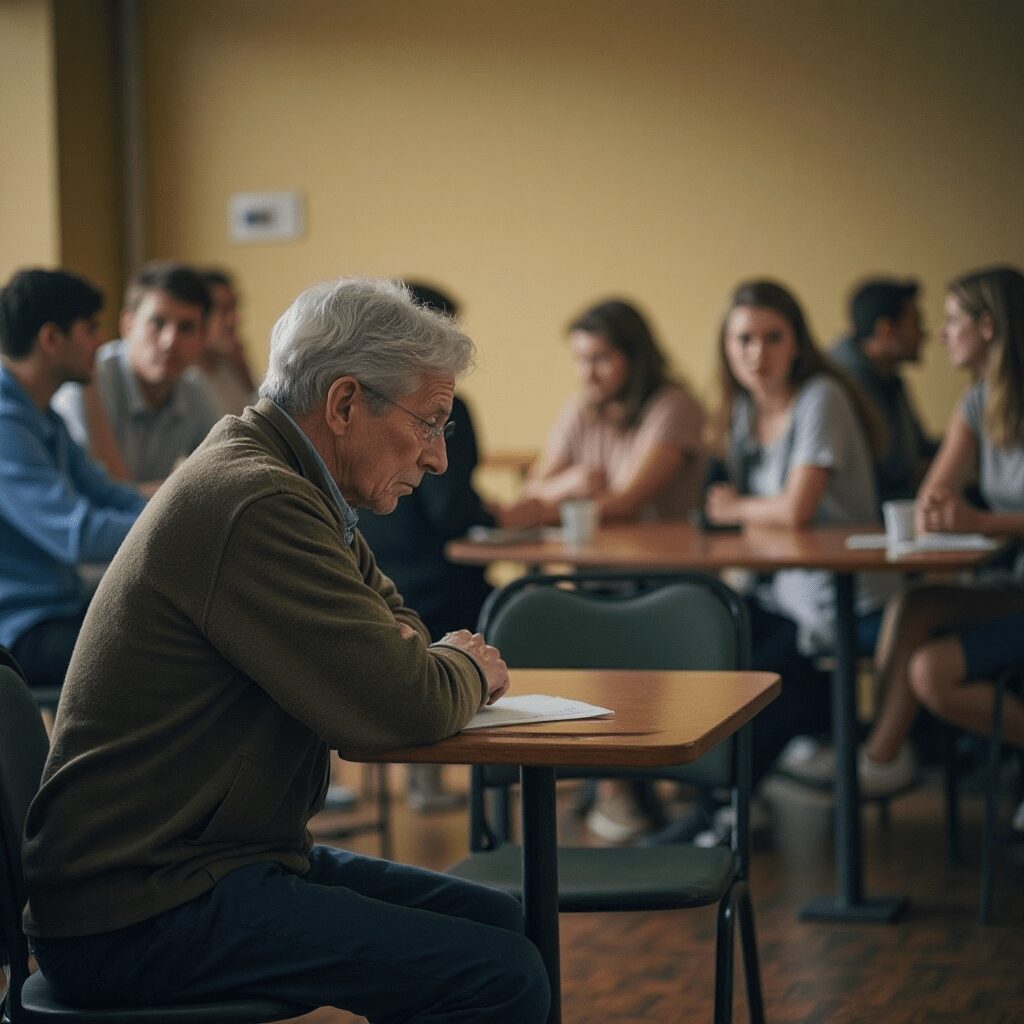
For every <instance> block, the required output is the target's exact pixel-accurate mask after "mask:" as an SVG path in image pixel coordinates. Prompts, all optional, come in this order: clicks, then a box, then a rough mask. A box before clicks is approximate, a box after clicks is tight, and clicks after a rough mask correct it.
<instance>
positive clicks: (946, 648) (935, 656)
mask: <svg viewBox="0 0 1024 1024" xmlns="http://www.w3.org/2000/svg"><path fill="white" fill-rule="evenodd" d="M966 674H967V666H966V664H965V662H964V651H963V647H962V646H961V644H960V641H959V640H958V639H957V638H956V637H953V636H949V637H942V638H940V639H938V640H933V641H931V642H929V643H926V644H925V645H924V646H923V647H921V648H919V649H918V651H917V652H916V653H915V654H914V655H913V657H912V658H911V660H910V687H911V689H912V690H913V692H914V695H915V696H916V697H917V699H918V700H919V701H920V702H921V703H922V704H923V705H924V706H925V707H926V708H928V710H929V711H931V712H932V713H933V714H934V715H937V716H938V717H939V718H942V719H944V720H945V721H947V722H952V723H953V724H954V725H958V726H960V727H961V728H962V729H969V730H970V731H971V732H976V733H980V734H981V735H983V736H984V735H987V734H988V731H989V729H990V728H991V727H992V703H993V700H994V689H993V686H992V684H991V683H990V682H987V681H981V680H979V681H971V680H968V679H966V678H965V677H966ZM1003 734H1004V736H1005V738H1006V742H1007V743H1011V744H1012V745H1013V746H1015V747H1024V704H1022V703H1021V702H1020V700H1018V699H1017V697H1016V696H1014V695H1013V694H1012V693H1007V694H1006V695H1005V698H1004V700H1003Z"/></svg>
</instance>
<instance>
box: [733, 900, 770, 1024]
mask: <svg viewBox="0 0 1024 1024" xmlns="http://www.w3.org/2000/svg"><path fill="white" fill-rule="evenodd" d="M736 909H737V913H738V917H739V926H740V943H741V946H742V949H743V974H744V980H745V982H746V986H747V1007H748V1015H747V1016H748V1019H749V1021H750V1024H764V997H763V996H762V994H761V964H760V962H759V960H758V955H757V932H756V930H755V928H754V905H753V903H752V902H751V899H750V887H749V886H748V885H747V883H746V882H740V883H739V884H738V885H737V892H736Z"/></svg>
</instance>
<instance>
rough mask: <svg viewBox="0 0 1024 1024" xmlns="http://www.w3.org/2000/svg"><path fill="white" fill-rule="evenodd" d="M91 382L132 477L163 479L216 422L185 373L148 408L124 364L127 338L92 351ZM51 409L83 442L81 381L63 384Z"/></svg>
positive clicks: (84, 418) (86, 442) (86, 435)
mask: <svg viewBox="0 0 1024 1024" xmlns="http://www.w3.org/2000/svg"><path fill="white" fill-rule="evenodd" d="M93 380H94V381H95V383H96V387H97V389H98V391H99V396H100V400H101V401H102V403H103V409H104V412H105V413H106V415H107V421H108V422H109V424H110V430H111V432H112V433H113V435H114V440H115V441H116V442H117V444H118V447H119V448H120V449H121V455H122V456H123V457H124V461H125V465H126V466H127V467H128V472H129V473H130V474H131V478H132V479H133V480H140V481H141V480H163V479H164V478H165V477H167V476H169V475H170V472H171V470H172V469H174V467H175V464H176V463H177V461H178V460H179V459H181V458H185V457H187V456H189V455H191V454H192V452H193V451H195V449H196V448H198V447H199V445H200V444H201V443H202V441H203V439H204V438H205V437H206V435H207V434H208V433H209V431H210V428H211V427H212V426H213V425H214V423H216V422H217V419H218V417H217V413H216V411H215V410H214V407H213V403H212V401H211V400H210V397H209V394H208V393H207V391H206V388H205V387H204V385H203V384H202V382H201V381H200V380H198V379H197V378H196V377H195V376H192V375H190V374H187V373H186V374H185V376H183V377H182V378H181V379H180V380H179V381H178V383H177V384H176V385H175V386H174V390H173V391H172V392H171V396H170V398H168V399H167V401H166V402H165V403H164V404H163V405H162V406H161V407H160V408H159V409H152V408H151V407H150V405H149V403H148V402H147V401H146V399H145V397H144V396H143V394H142V391H141V389H140V388H139V383H138V381H137V380H136V379H135V374H134V373H133V372H132V368H131V366H129V364H128V351H127V342H126V341H124V340H123V339H122V340H118V341H111V342H108V343H107V344H106V345H103V346H102V347H101V348H100V350H99V351H98V352H97V353H96V365H95V369H94V371H93ZM52 405H53V408H54V409H55V410H56V411H57V412H58V413H60V415H61V416H62V417H63V419H64V422H65V423H67V425H68V431H69V432H70V434H71V436H72V437H73V438H74V439H75V441H77V442H78V443H79V444H80V445H82V446H83V447H88V445H89V421H88V417H87V415H86V410H85V401H84V397H83V394H82V385H81V384H73V383H69V384H65V385H64V386H63V387H61V388H59V389H58V391H57V393H56V394H55V395H54V397H53V402H52Z"/></svg>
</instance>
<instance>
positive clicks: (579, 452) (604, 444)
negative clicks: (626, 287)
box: [520, 299, 704, 522]
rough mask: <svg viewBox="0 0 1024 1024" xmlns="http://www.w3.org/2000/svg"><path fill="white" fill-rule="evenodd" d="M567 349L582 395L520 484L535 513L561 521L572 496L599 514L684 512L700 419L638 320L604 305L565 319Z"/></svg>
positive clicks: (693, 489) (629, 516) (694, 478)
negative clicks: (593, 504) (563, 506)
mask: <svg viewBox="0 0 1024 1024" xmlns="http://www.w3.org/2000/svg"><path fill="white" fill-rule="evenodd" d="M569 347H570V349H571V351H572V356H573V359H574V361H575V363H576V370H577V373H578V375H579V380H580V392H579V393H578V394H577V395H575V396H573V397H572V398H571V399H570V400H569V401H568V402H567V403H566V404H565V406H563V408H562V410H561V412H560V413H559V415H558V417H557V419H556V420H555V423H554V425H553V426H552V428H551V431H550V433H549V435H548V440H547V444H546V445H545V447H544V450H543V452H542V454H541V456H540V458H539V459H538V461H537V462H536V464H535V465H534V466H533V468H532V469H531V471H530V473H529V476H528V478H527V481H526V484H525V485H524V488H523V496H524V499H526V501H527V502H528V503H531V504H532V509H533V515H532V518H533V519H534V520H535V521H536V522H557V521H558V506H559V504H560V503H561V502H562V501H565V500H566V499H568V498H592V499H594V500H595V501H596V502H597V506H598V512H599V515H600V518H601V519H602V520H641V519H645V520H646V519H683V518H685V517H686V515H687V513H689V512H690V511H691V510H692V509H694V508H696V506H697V505H698V503H699V501H700V484H701V478H702V473H703V467H704V447H703V440H702V436H701V435H702V431H703V426H704V415H703V412H702V410H701V407H700V405H699V404H698V402H697V400H696V399H695V398H694V397H693V395H692V394H691V393H690V391H689V389H688V388H687V387H686V386H685V385H684V384H682V383H681V382H680V381H679V380H677V379H675V378H674V377H673V375H672V373H671V371H670V369H669V366H668V361H667V359H666V357H665V355H664V353H663V352H662V350H661V348H660V347H659V345H658V343H657V341H656V340H655V338H654V335H653V333H652V331H651V329H650V327H649V326H648V324H647V322H646V320H645V319H644V317H643V316H642V315H641V313H640V312H639V310H637V309H636V308H635V307H634V306H632V305H630V304H629V303H627V302H623V301H621V300H617V299H613V300H608V301H606V302H601V303H599V304H597V305H595V306H592V307H591V308H590V309H588V310H587V311H586V312H585V313H583V314H582V315H581V316H579V317H578V318H577V319H575V320H574V321H573V322H572V323H571V324H570V325H569ZM528 507H529V506H528ZM520 521H522V520H520Z"/></svg>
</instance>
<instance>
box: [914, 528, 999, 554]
mask: <svg viewBox="0 0 1024 1024" xmlns="http://www.w3.org/2000/svg"><path fill="white" fill-rule="evenodd" d="M996 547H998V545H997V544H996V542H995V541H994V540H993V539H992V538H991V537H986V536H984V535H983V534H980V533H922V534H921V535H920V536H919V537H916V538H915V539H914V540H908V541H906V542H905V543H903V544H897V545H896V554H898V555H909V554H916V553H917V552H919V551H993V550H994V549H995V548H996Z"/></svg>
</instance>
